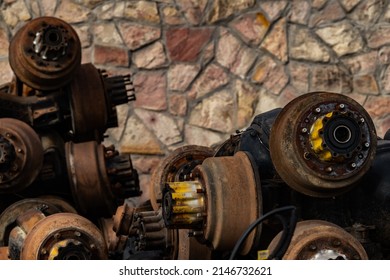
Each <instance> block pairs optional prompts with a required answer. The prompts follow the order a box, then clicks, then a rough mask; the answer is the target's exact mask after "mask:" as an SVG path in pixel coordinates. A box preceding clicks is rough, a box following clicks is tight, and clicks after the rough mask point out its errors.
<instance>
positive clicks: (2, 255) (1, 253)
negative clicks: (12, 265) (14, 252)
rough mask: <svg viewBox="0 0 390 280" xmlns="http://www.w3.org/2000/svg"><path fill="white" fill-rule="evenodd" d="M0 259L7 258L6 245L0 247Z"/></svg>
mask: <svg viewBox="0 0 390 280" xmlns="http://www.w3.org/2000/svg"><path fill="white" fill-rule="evenodd" d="M0 260H9V254H8V247H0Z"/></svg>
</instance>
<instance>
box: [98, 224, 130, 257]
mask: <svg viewBox="0 0 390 280" xmlns="http://www.w3.org/2000/svg"><path fill="white" fill-rule="evenodd" d="M98 226H99V229H100V231H101V232H102V234H103V238H104V240H105V242H106V246H107V249H108V252H109V253H110V254H122V253H123V251H124V249H125V247H126V242H127V239H128V236H127V235H117V233H116V232H115V231H114V229H113V226H114V220H113V218H106V219H104V218H101V219H99V221H98Z"/></svg>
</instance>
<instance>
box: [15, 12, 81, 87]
mask: <svg viewBox="0 0 390 280" xmlns="http://www.w3.org/2000/svg"><path fill="white" fill-rule="evenodd" d="M9 49H10V53H9V62H10V65H11V68H12V70H13V71H14V72H15V75H16V76H17V77H18V78H19V79H20V80H21V81H22V82H23V83H25V84H27V85H29V86H30V87H32V88H34V89H38V90H44V91H46V90H53V89H57V88H60V87H62V86H64V85H66V84H68V83H69V82H70V80H71V79H72V78H73V76H74V74H75V71H76V70H77V69H78V67H79V66H80V63H81V44H80V40H79V38H78V36H77V33H76V32H75V30H74V29H73V28H72V27H71V26H70V25H69V24H68V23H66V22H64V21H63V20H61V19H58V18H54V17H40V18H36V19H33V20H31V21H30V22H28V23H27V24H25V25H24V26H23V27H22V28H21V29H20V30H19V31H18V32H17V33H16V34H15V36H14V37H13V38H12V40H11V42H10V48H9Z"/></svg>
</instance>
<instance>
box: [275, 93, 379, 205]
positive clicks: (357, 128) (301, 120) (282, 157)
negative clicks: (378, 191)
mask: <svg viewBox="0 0 390 280" xmlns="http://www.w3.org/2000/svg"><path fill="white" fill-rule="evenodd" d="M376 142H377V140H376V132H375V127H374V124H373V122H372V120H371V118H370V116H369V115H368V113H367V112H366V110H364V108H363V107H362V106H361V105H360V104H359V103H357V102H356V101H354V100H353V99H351V98H349V97H347V96H344V95H341V94H336V93H329V92H314V93H308V94H305V95H302V96H300V97H298V98H296V99H294V100H293V101H291V102H290V103H289V104H287V105H286V106H285V107H284V108H283V110H282V111H281V112H280V113H279V115H278V117H277V118H276V120H275V123H274V125H273V127H272V131H271V136H270V151H271V157H272V161H273V164H274V165H275V168H276V170H277V172H278V174H279V175H280V177H281V178H282V179H283V180H284V181H285V182H286V183H287V184H288V185H289V186H290V187H292V188H293V189H295V190H297V191H299V192H302V193H303V194H306V195H310V196H315V197H331V196H335V195H339V194H341V193H343V192H345V191H347V190H349V189H350V188H351V187H352V186H353V185H354V184H355V183H356V182H357V181H358V180H359V179H360V178H361V177H362V176H363V175H364V174H365V173H366V172H367V170H368V169H369V168H370V166H371V163H372V161H373V159H374V156H375V149H376Z"/></svg>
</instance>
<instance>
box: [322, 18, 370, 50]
mask: <svg viewBox="0 0 390 280" xmlns="http://www.w3.org/2000/svg"><path fill="white" fill-rule="evenodd" d="M316 33H317V34H318V36H320V37H321V39H322V40H324V41H325V42H326V43H327V44H329V45H330V46H331V47H332V48H333V50H334V51H335V52H336V53H337V55H338V56H343V55H346V54H350V53H355V52H357V51H360V50H361V49H362V48H363V40H362V37H361V35H360V33H359V31H358V30H357V29H356V28H355V27H354V26H353V25H352V24H350V23H349V22H348V21H346V20H345V21H341V22H337V23H334V24H332V25H330V26H326V27H323V28H320V29H318V30H317V31H316Z"/></svg>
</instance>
